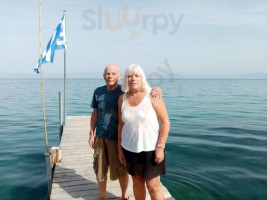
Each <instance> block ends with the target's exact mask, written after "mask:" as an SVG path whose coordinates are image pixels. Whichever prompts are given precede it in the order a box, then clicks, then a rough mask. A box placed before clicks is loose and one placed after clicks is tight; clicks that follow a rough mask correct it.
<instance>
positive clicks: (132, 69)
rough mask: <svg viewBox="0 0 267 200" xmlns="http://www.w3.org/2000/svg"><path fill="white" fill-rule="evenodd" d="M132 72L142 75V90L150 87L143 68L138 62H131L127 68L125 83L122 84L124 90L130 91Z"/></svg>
mask: <svg viewBox="0 0 267 200" xmlns="http://www.w3.org/2000/svg"><path fill="white" fill-rule="evenodd" d="M132 74H136V75H139V76H140V77H141V80H142V85H141V90H143V91H147V90H148V89H150V86H149V84H148V82H147V80H146V75H145V73H144V71H143V69H142V68H141V67H140V66H139V65H137V64H131V65H130V66H129V67H128V68H127V69H126V71H125V74H124V79H123V84H122V86H121V89H122V91H123V92H128V91H129V86H128V76H129V75H132Z"/></svg>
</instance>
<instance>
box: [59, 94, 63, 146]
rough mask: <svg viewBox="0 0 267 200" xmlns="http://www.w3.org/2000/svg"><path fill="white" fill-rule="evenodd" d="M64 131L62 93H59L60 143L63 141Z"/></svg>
mask: <svg viewBox="0 0 267 200" xmlns="http://www.w3.org/2000/svg"><path fill="white" fill-rule="evenodd" d="M62 129H63V120H62V93H61V92H59V142H60V141H61V136H62Z"/></svg>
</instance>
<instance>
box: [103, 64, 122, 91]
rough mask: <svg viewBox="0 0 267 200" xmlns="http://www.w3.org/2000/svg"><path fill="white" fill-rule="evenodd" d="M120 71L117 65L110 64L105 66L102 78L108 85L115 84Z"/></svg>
mask: <svg viewBox="0 0 267 200" xmlns="http://www.w3.org/2000/svg"><path fill="white" fill-rule="evenodd" d="M120 77H121V75H120V72H119V69H118V67H117V66H115V65H110V66H108V67H107V68H106V70H105V72H104V79H105V82H106V84H107V85H108V86H115V85H117V84H118V81H119V80H120Z"/></svg>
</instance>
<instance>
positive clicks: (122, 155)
mask: <svg viewBox="0 0 267 200" xmlns="http://www.w3.org/2000/svg"><path fill="white" fill-rule="evenodd" d="M118 151H119V160H120V162H121V163H122V164H124V165H126V160H125V157H124V153H123V150H122V148H121V147H119V148H118Z"/></svg>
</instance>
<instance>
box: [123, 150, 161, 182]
mask: <svg viewBox="0 0 267 200" xmlns="http://www.w3.org/2000/svg"><path fill="white" fill-rule="evenodd" d="M123 153H124V157H125V159H126V162H127V169H128V173H129V174H130V175H132V176H141V177H143V178H144V179H151V178H155V177H157V176H159V175H166V163H165V151H164V160H163V161H162V162H161V163H159V164H157V163H156V162H155V150H154V151H142V152H140V153H133V152H130V151H127V150H126V149H123Z"/></svg>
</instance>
